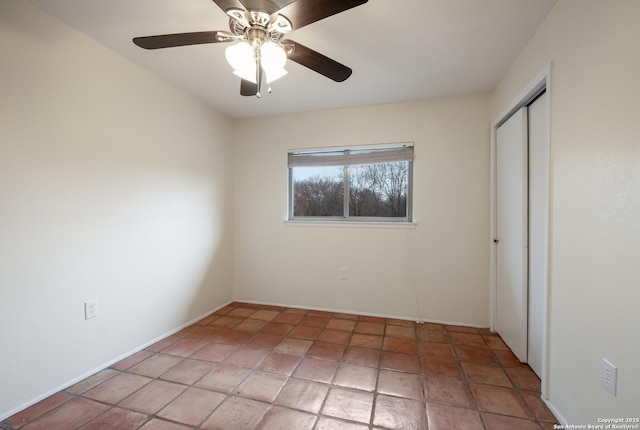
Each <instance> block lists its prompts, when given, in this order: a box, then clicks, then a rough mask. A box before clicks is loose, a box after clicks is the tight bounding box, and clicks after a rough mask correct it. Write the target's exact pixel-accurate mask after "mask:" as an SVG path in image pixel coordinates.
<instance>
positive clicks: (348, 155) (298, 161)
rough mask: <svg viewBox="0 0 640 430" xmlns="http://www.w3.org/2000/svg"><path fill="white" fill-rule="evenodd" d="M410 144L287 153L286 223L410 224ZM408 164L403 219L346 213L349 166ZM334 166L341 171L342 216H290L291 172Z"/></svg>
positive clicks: (411, 195)
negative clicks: (306, 168) (342, 173)
mask: <svg viewBox="0 0 640 430" xmlns="http://www.w3.org/2000/svg"><path fill="white" fill-rule="evenodd" d="M413 160H414V144H413V143H396V144H384V145H375V146H366V147H355V146H352V147H339V148H338V147H331V148H321V149H305V150H292V151H289V152H288V162H287V166H288V204H287V206H288V210H287V220H288V221H289V222H320V223H323V222H329V223H331V222H343V221H346V222H349V223H358V222H360V223H394V224H395V223H398V224H410V223H412V221H413ZM400 161H406V162H408V167H409V171H408V176H409V177H408V178H407V179H408V184H407V207H406V216H404V217H365V216H352V215H350V214H349V209H350V207H349V204H350V202H349V196H350V189H349V187H350V166H354V165H365V164H381V163H393V162H400ZM321 166H334V167H338V166H339V167H343V168H344V203H343V215H342V216H294V207H293V205H294V184H293V169H294V168H295V167H321Z"/></svg>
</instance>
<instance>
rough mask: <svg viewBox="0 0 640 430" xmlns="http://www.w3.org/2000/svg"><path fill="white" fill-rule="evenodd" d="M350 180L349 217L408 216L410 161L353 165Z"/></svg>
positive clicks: (350, 170)
mask: <svg viewBox="0 0 640 430" xmlns="http://www.w3.org/2000/svg"><path fill="white" fill-rule="evenodd" d="M349 180H350V186H349V215H351V216H362V217H406V216H407V193H408V190H409V163H408V162H406V161H402V162H395V163H384V164H365V165H361V166H351V167H350V168H349Z"/></svg>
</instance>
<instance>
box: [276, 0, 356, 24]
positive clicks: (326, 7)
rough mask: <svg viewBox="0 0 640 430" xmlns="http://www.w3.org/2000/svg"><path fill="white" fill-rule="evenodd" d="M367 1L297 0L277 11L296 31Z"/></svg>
mask: <svg viewBox="0 0 640 430" xmlns="http://www.w3.org/2000/svg"><path fill="white" fill-rule="evenodd" d="M367 1H368V0H297V1H294V2H293V3H290V4H289V5H287V6H285V7H283V8H282V9H280V10H279V11H278V13H279V14H280V15H284V16H286V17H287V18H289V21H291V23H292V24H293V29H294V30H297V29H299V28H302V27H304V26H305V25H309V24H311V23H313V22H316V21H320V20H321V19H324V18H327V17H329V16H331V15H335V14H337V13H340V12H344V11H345V10H349V9H351V8H354V7H356V6H360V5H363V4H365V3H366V2H367Z"/></svg>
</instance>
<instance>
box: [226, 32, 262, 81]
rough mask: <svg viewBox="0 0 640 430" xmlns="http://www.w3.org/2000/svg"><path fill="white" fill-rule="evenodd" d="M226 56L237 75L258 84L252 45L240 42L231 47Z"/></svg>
mask: <svg viewBox="0 0 640 430" xmlns="http://www.w3.org/2000/svg"><path fill="white" fill-rule="evenodd" d="M224 55H225V57H226V58H227V62H228V63H229V65H230V66H231V67H233V73H234V74H235V75H237V76H240V77H241V78H242V79H246V80H247V81H251V82H253V83H254V84H255V83H256V60H255V57H254V54H253V48H252V47H251V45H249V44H248V43H247V42H240V43H238V44H236V45H232V46H229V47H228V48H227V49H226V50H225V52H224Z"/></svg>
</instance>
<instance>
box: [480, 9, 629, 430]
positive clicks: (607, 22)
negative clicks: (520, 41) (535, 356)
mask: <svg viewBox="0 0 640 430" xmlns="http://www.w3.org/2000/svg"><path fill="white" fill-rule="evenodd" d="M638 17H640V2H638V1H636V0H626V1H621V0H612V1H601V0H592V1H587V0H560V2H559V3H558V4H557V5H556V7H555V8H554V9H553V10H552V11H551V13H550V14H549V16H548V17H547V20H546V22H545V23H544V24H543V25H542V27H541V28H540V29H539V31H538V32H537V34H536V35H535V37H534V38H533V39H532V40H531V41H530V43H529V45H528V47H527V48H526V49H525V50H524V51H523V52H522V53H521V54H520V56H519V58H518V59H517V61H516V62H515V63H514V64H513V66H512V67H511V69H510V71H509V72H508V73H507V74H506V76H505V77H504V78H503V79H502V81H501V83H500V85H499V86H498V88H497V89H496V91H495V95H494V97H493V100H492V102H493V103H492V111H493V116H495V115H498V114H499V112H501V111H502V110H503V109H505V108H506V107H507V106H508V104H509V103H510V102H511V101H512V100H513V99H514V98H515V97H516V95H517V94H518V93H519V92H520V90H521V89H522V88H524V87H525V86H526V85H527V83H528V82H529V81H530V80H531V79H533V78H534V76H535V75H536V74H537V73H538V72H539V71H540V70H541V69H542V68H543V67H544V66H545V65H546V64H548V63H549V62H551V63H552V67H551V70H552V71H551V88H550V96H551V145H552V159H553V165H552V178H551V180H552V189H551V192H552V211H551V222H552V230H551V259H550V270H551V273H550V307H549V354H550V358H549V379H548V386H549V401H550V402H551V404H552V406H553V407H554V408H555V410H556V412H558V413H559V415H560V416H561V417H562V419H563V421H564V422H565V423H569V424H597V419H598V418H615V417H637V416H638V405H640V389H639V387H640V359H639V357H640V342H638V333H637V331H638V328H639V327H640V312H639V311H638V304H639V303H640V288H638V287H639V284H638V280H639V279H640V265H639V264H638V261H640V121H639V112H640V111H639V110H638V100H640V79H639V78H638V77H639V76H640V49H638V47H639V46H640V26H638ZM602 358H607V359H609V360H610V361H611V362H613V363H614V364H615V365H616V366H618V369H619V370H618V393H617V395H616V396H615V397H614V396H612V395H611V394H610V393H609V392H608V391H606V390H605V388H604V387H602V386H601V385H600V372H601V362H602Z"/></svg>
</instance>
